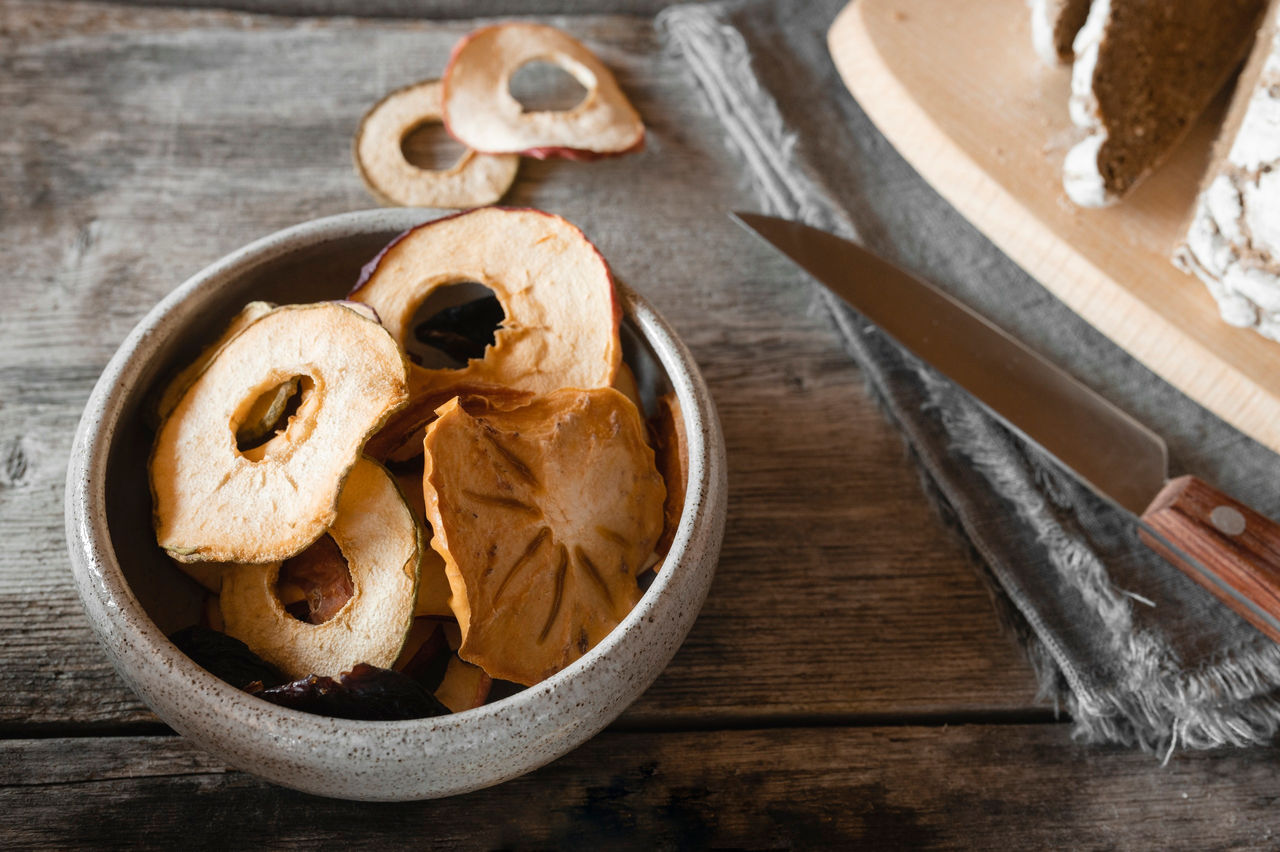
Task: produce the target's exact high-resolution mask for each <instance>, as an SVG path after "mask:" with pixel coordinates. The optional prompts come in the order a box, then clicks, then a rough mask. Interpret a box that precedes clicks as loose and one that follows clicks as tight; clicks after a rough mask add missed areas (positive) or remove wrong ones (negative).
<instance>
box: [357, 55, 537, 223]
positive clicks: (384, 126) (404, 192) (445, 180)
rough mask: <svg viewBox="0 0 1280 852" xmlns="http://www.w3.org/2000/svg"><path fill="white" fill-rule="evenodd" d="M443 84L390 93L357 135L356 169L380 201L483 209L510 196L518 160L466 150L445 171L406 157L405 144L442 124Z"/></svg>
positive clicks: (416, 85)
mask: <svg viewBox="0 0 1280 852" xmlns="http://www.w3.org/2000/svg"><path fill="white" fill-rule="evenodd" d="M440 98H441V85H440V81H439V80H426V81H424V82H421V83H414V84H413V85H411V86H405V87H404V88H402V89H396V90H395V91H394V92H392V93H391V94H389V95H387V96H386V97H385V98H383V99H382V100H380V101H378V103H376V104H374V106H373V108H372V109H371V110H369V112H368V113H367V114H366V115H365V117H364V119H363V120H362V121H361V122H360V129H359V130H358V131H356V140H355V146H354V152H355V160H356V169H357V170H358V171H359V172H360V177H361V178H362V179H363V180H364V182H365V185H366V186H368V187H369V190H370V191H371V192H373V194H374V195H376V196H378V198H379V199H381V200H383V201H385V202H387V203H390V204H404V205H407V206H410V207H483V206H484V205H486V204H493V203H495V202H496V201H497V200H498V199H500V198H502V196H503V195H505V194H506V192H507V190H508V189H510V188H511V184H512V183H514V182H515V179H516V170H517V169H518V168H519V166H520V158H519V157H518V156H516V155H515V154H481V153H479V152H478V151H472V150H468V151H466V152H465V153H464V154H463V155H462V158H461V159H459V160H458V162H456V163H454V164H453V165H452V166H450V167H449V168H447V169H440V170H436V169H422V168H419V167H417V166H415V165H413V164H412V163H410V162H409V161H408V160H406V159H405V156H404V150H403V148H402V147H401V145H402V143H403V142H404V140H405V137H407V136H408V135H409V134H410V133H412V132H413V131H414V130H416V129H418V128H419V127H422V126H423V125H425V124H432V123H439V122H440V121H441V115H442V113H441V109H440Z"/></svg>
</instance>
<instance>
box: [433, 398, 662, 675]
mask: <svg viewBox="0 0 1280 852" xmlns="http://www.w3.org/2000/svg"><path fill="white" fill-rule="evenodd" d="M425 445H426V453H425V458H426V469H425V472H424V478H423V493H424V496H425V497H426V510H427V519H428V521H430V523H431V529H432V531H433V533H434V536H433V538H432V540H431V545H432V547H433V548H434V549H435V550H436V552H437V553H439V554H440V555H441V556H443V557H444V560H445V571H446V573H447V574H448V577H449V584H450V586H451V587H452V589H453V594H452V596H451V597H450V605H451V606H452V607H453V611H454V615H455V616H456V617H457V619H458V625H459V628H460V629H461V631H462V644H461V647H460V648H459V649H458V656H460V657H461V658H462V659H464V660H466V661H467V662H470V663H474V664H476V665H478V666H480V667H481V668H483V669H484V670H485V671H486V672H487V673H488V674H489V675H490V676H491V677H495V678H503V679H506V680H511V681H515V682H516V683H522V684H525V685H531V684H534V683H537V682H538V681H540V680H542V679H543V678H546V677H548V676H549V675H551V674H554V673H555V672H557V671H559V670H560V669H562V668H564V667H565V666H567V665H568V664H569V663H571V662H573V661H574V660H576V659H578V658H579V657H581V656H582V655H583V654H585V653H586V652H587V651H588V650H590V649H591V648H592V647H593V646H594V645H595V644H596V643H597V642H599V641H600V640H601V639H603V638H604V637H605V635H607V634H608V633H609V631H611V630H612V629H613V628H614V627H616V626H617V625H618V623H619V622H620V621H621V620H622V619H623V618H625V617H626V615H627V613H628V612H630V611H631V608H632V606H633V605H634V604H635V603H636V601H638V600H639V599H640V589H639V587H638V586H637V584H636V574H637V573H638V572H639V571H640V569H641V568H642V567H643V566H644V564H645V561H646V559H647V558H648V556H649V554H650V553H651V552H652V551H653V545H654V542H656V541H657V539H658V535H659V534H660V533H661V532H662V502H663V497H664V496H665V493H666V492H665V489H664V487H663V484H662V477H661V476H659V475H658V472H657V470H656V469H655V468H654V461H653V451H652V450H651V449H650V448H649V445H648V444H647V443H646V442H645V431H644V424H643V423H642V422H641V419H640V413H639V412H638V411H637V410H636V408H635V406H634V405H632V404H631V402H630V401H629V400H628V399H627V398H626V397H624V396H623V395H622V394H620V393H618V392H617V391H616V390H614V389H612V388H597V389H594V390H578V389H572V388H569V389H564V390H560V391H557V392H555V393H552V394H548V395H546V396H544V397H540V398H539V399H537V400H536V401H534V402H533V403H531V404H529V405H527V406H524V407H521V408H516V409H511V410H507V411H490V412H487V413H485V414H483V415H482V416H478V417H477V416H473V415H471V414H469V413H468V412H467V410H466V409H465V408H464V407H463V405H462V403H461V401H460V400H457V399H455V400H452V401H450V402H449V403H448V404H446V405H444V406H442V407H441V409H440V416H439V418H438V419H437V420H436V421H435V422H434V423H433V424H432V425H431V427H430V428H429V429H428V431H427V437H426V441H425Z"/></svg>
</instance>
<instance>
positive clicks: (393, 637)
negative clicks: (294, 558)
mask: <svg viewBox="0 0 1280 852" xmlns="http://www.w3.org/2000/svg"><path fill="white" fill-rule="evenodd" d="M329 536H330V537H332V539H333V541H334V543H335V544H337V546H338V549H339V550H340V551H341V552H342V556H343V557H344V558H345V559H346V560H347V566H348V568H349V569H350V572H351V586H352V594H351V599H350V600H348V601H347V603H346V604H345V605H344V606H343V607H342V608H341V609H340V610H338V612H337V613H335V614H334V615H333V617H332V618H330V619H329V620H327V621H325V622H323V623H321V624H310V623H308V622H305V621H300V620H298V619H296V618H294V617H293V616H292V615H290V614H289V613H288V612H287V611H285V608H284V604H283V603H281V601H280V598H279V595H278V593H277V590H276V579H277V576H278V574H279V567H278V566H266V565H234V566H228V567H227V570H226V573H225V575H224V576H223V580H222V595H221V602H222V617H223V620H224V621H225V622H226V629H227V633H228V634H230V635H231V636H234V637H236V638H237V639H239V640H240V641H242V642H244V643H245V644H246V645H248V646H249V647H250V648H251V649H253V651H254V652H255V653H257V654H258V655H259V656H261V657H262V658H263V659H264V660H266V661H267V662H269V663H271V664H272V665H274V666H276V667H277V668H279V669H280V670H281V671H282V672H284V673H285V674H286V675H288V676H289V677H292V678H298V677H305V676H306V675H310V674H316V675H321V676H328V677H336V676H337V675H339V674H341V673H342V672H345V671H349V670H350V669H351V668H352V667H354V666H355V665H356V664H357V663H369V664H370V665H374V666H378V667H380V668H387V667H389V666H390V665H391V664H392V663H394V662H395V660H396V657H397V656H399V654H400V649H401V646H403V645H404V642H405V637H406V636H407V635H408V633H409V627H410V626H411V625H412V623H413V605H414V599H415V589H416V587H417V582H418V553H419V548H420V547H421V546H422V542H421V537H420V535H419V528H418V525H417V524H416V523H415V522H414V520H413V516H412V514H411V513H410V511H409V507H408V505H407V504H406V503H405V501H404V498H403V497H402V496H401V495H400V491H399V489H398V488H397V487H396V484H395V480H393V479H392V478H391V475H390V474H389V473H387V471H386V470H385V469H383V468H382V466H381V465H379V464H377V463H376V462H372V461H370V460H368V459H360V460H359V461H357V462H356V464H355V466H354V467H352V468H351V472H350V474H349V475H348V476H347V478H346V482H345V484H344V485H343V486H342V494H341V496H340V498H339V500H338V515H337V518H336V520H334V522H333V526H332V527H330V528H329Z"/></svg>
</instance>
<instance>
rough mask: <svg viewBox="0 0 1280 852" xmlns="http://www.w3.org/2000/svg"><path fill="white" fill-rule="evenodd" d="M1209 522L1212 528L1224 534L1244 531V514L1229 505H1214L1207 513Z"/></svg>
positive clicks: (1237, 533) (1235, 533)
mask: <svg viewBox="0 0 1280 852" xmlns="http://www.w3.org/2000/svg"><path fill="white" fill-rule="evenodd" d="M1209 522H1210V523H1211V524H1213V526H1214V529H1216V530H1217V531H1218V532H1220V533H1224V534H1225V535H1240V533H1242V532H1244V527H1245V523H1244V515H1242V514H1240V512H1239V511H1238V510H1236V509H1233V508H1231V507H1230V506H1215V507H1214V509H1213V511H1212V512H1210V513H1209Z"/></svg>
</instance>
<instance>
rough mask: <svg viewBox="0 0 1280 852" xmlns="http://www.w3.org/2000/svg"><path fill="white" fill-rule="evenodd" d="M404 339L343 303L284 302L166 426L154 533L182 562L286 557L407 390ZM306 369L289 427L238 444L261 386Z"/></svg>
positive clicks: (203, 379) (154, 484)
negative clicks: (255, 443)
mask: <svg viewBox="0 0 1280 852" xmlns="http://www.w3.org/2000/svg"><path fill="white" fill-rule="evenodd" d="M405 371H406V364H405V361H404V357H403V356H402V354H401V353H400V351H399V349H398V348H397V347H396V345H395V341H393V340H392V339H391V337H390V336H389V335H387V333H386V332H385V331H384V330H383V329H382V328H381V326H379V325H377V324H375V323H373V322H371V321H370V320H368V319H367V318H365V317H363V316H361V315H360V314H358V313H356V312H355V311H352V310H349V309H348V308H345V307H342V306H340V305H337V304H334V303H320V304H315V305H298V306H288V307H283V308H277V309H276V310H274V311H272V312H271V313H269V314H267V315H266V316H264V317H262V318H261V319H259V320H257V321H256V322H254V323H253V324H251V325H250V326H249V327H248V328H246V329H245V330H244V331H243V332H241V333H240V334H239V335H237V336H236V337H234V338H232V339H231V340H230V341H229V342H228V343H227V344H226V345H225V346H224V347H223V348H222V349H221V350H220V351H219V352H218V353H217V355H216V356H215V357H214V359H213V361H212V362H211V363H210V364H209V366H208V367H207V368H206V369H205V371H204V372H203V373H201V374H200V376H199V377H198V378H197V379H196V380H195V382H194V383H192V385H191V387H190V388H189V389H188V390H187V392H186V393H185V394H184V395H183V396H182V398H181V400H180V401H179V402H178V404H177V405H176V406H175V408H174V409H173V411H172V412H171V413H170V415H169V417H168V418H167V419H166V420H165V421H164V423H163V424H162V425H161V427H160V432H159V434H158V435H157V437H156V443H155V447H154V448H153V451H152V455H151V465H150V478H151V490H152V496H153V498H154V499H153V506H154V513H155V526H156V539H157V541H158V542H159V544H160V546H161V547H163V548H164V549H165V550H167V551H169V553H170V554H171V555H172V556H174V558H176V559H178V560H180V561H183V562H189V561H196V560H209V561H215V562H242V563H243V562H253V563H266V562H274V561H278V560H282V559H287V558H288V557H290V556H293V555H295V554H297V553H299V552H300V551H302V550H303V548H305V547H307V546H308V545H309V544H311V543H312V542H313V541H315V540H316V539H317V538H319V537H320V535H321V534H322V533H323V532H324V531H325V530H326V529H327V528H328V527H329V525H330V524H331V523H333V519H334V517H335V516H336V514H337V503H338V494H339V492H340V490H341V488H342V481H343V478H344V477H345V476H346V474H347V471H348V470H350V468H351V466H352V465H353V464H355V462H356V459H357V458H358V456H359V454H360V450H361V448H362V447H363V445H364V442H365V440H366V438H367V437H368V436H369V435H371V434H372V433H373V432H375V431H376V430H377V429H378V428H379V427H380V426H381V425H382V424H383V422H385V421H386V419H387V418H388V417H389V416H390V415H391V413H392V412H393V411H395V410H396V409H397V408H398V407H400V406H401V405H403V404H404V403H405V402H406V400H407V389H406V372H405ZM299 376H301V377H302V385H303V387H304V391H303V395H304V397H303V399H302V401H301V403H300V405H299V407H298V411H297V413H296V414H295V415H294V416H293V417H292V418H290V420H289V423H288V426H287V427H286V428H285V429H284V430H283V431H282V432H281V433H280V434H277V435H276V436H275V437H274V438H272V439H271V440H269V441H267V443H265V444H263V445H262V446H260V447H258V448H256V449H254V450H252V451H245V452H241V451H240V450H238V449H237V447H236V440H235V435H236V431H237V429H238V427H239V426H240V424H241V423H242V422H244V419H245V417H246V415H247V413H248V411H249V409H250V407H251V406H252V405H253V404H254V402H255V401H256V400H257V399H258V398H259V397H260V396H261V394H262V393H263V392H264V391H266V390H269V389H271V388H275V387H277V386H279V385H280V384H281V383H282V382H285V381H288V380H290V379H293V378H295V377H299Z"/></svg>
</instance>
